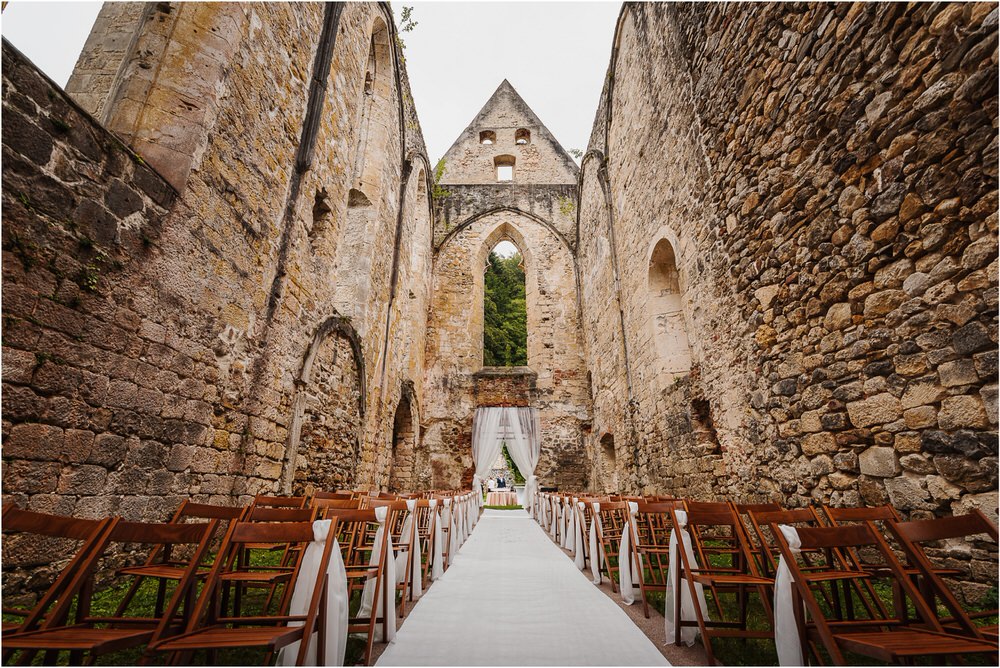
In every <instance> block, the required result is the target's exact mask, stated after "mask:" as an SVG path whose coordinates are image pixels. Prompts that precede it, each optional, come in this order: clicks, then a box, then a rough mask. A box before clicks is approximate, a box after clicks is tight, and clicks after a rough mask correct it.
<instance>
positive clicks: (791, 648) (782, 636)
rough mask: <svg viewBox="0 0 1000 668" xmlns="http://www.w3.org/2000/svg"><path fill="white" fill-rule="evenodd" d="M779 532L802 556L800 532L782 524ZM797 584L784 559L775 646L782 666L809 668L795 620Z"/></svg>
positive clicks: (776, 602)
mask: <svg viewBox="0 0 1000 668" xmlns="http://www.w3.org/2000/svg"><path fill="white" fill-rule="evenodd" d="M778 529H780V530H781V534H782V535H783V536H784V537H785V541H786V542H787V543H788V547H789V548H790V549H791V551H792V554H799V552H801V550H802V541H801V539H799V532H798V530H797V529H796V528H795V527H790V526H788V525H786V524H779V525H778ZM794 584H795V579H794V578H793V577H792V572H791V570H789V568H788V563H787V562H786V561H785V559H784V558H782V559H781V562H780V563H779V564H778V573H777V575H776V576H775V578H774V644H775V646H776V647H777V649H778V665H779V666H803V665H805V663H804V661H805V657H803V655H802V642H801V636H800V634H799V625H798V620H797V619H796V617H795V603H794V600H793V598H792V587H793V586H794Z"/></svg>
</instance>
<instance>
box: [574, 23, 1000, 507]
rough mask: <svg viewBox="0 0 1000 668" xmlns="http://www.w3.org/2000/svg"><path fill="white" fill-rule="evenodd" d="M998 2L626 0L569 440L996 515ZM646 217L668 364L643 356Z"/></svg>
mask: <svg viewBox="0 0 1000 668" xmlns="http://www.w3.org/2000/svg"><path fill="white" fill-rule="evenodd" d="M996 23H997V13H996V7H995V5H987V4H934V5H927V4H923V5H912V6H906V5H899V4H864V3H859V4H838V5H821V4H809V5H804V4H797V5H787V4H781V5H764V4H757V5H659V4H635V5H632V4H630V5H627V6H626V8H625V9H624V11H623V13H622V16H621V19H620V21H619V25H618V29H617V33H616V41H615V52H614V56H613V59H612V63H611V67H610V70H609V75H608V84H607V86H606V88H605V94H604V98H603V99H602V102H601V107H600V109H599V110H598V117H597V119H596V122H595V127H594V133H593V136H592V140H591V145H590V147H589V148H590V151H589V153H588V155H587V157H586V159H585V161H584V163H583V168H582V176H581V215H580V223H579V224H580V253H579V263H580V275H581V286H582V291H583V300H582V305H583V325H584V332H585V344H586V348H587V360H588V368H589V369H590V371H591V373H592V376H593V382H594V396H595V405H594V431H593V436H592V442H591V443H590V444H589V445H588V447H589V451H590V452H591V455H592V461H594V462H595V467H596V466H597V459H598V458H597V453H598V445H597V443H596V441H597V439H599V438H600V437H601V436H602V435H603V434H605V433H611V434H613V435H614V438H615V443H616V446H617V448H618V449H619V451H621V449H622V448H623V447H625V448H627V451H628V452H632V451H633V449H634V451H635V453H636V454H635V456H628V457H622V456H618V457H617V466H618V473H619V479H620V481H621V482H622V489H623V491H646V492H650V491H663V492H672V493H676V494H679V495H693V496H696V497H699V498H705V499H708V498H716V497H730V498H735V499H739V500H747V501H749V500H774V501H780V502H782V503H786V504H791V505H798V504H806V503H813V502H820V501H822V502H827V503H832V504H835V505H852V504H880V503H887V502H888V503H892V504H893V505H894V506H896V507H897V508H899V509H900V510H901V511H903V513H904V514H905V515H907V516H910V517H921V516H927V515H933V514H941V513H945V514H946V513H951V512H961V511H963V510H965V509H968V508H969V507H973V506H975V507H981V508H983V510H985V511H986V512H987V513H988V514H992V515H993V517H994V518H995V517H996V511H997V496H996V491H995V490H996V486H997V434H996V423H997V409H996V388H997V385H996V381H997V377H996V376H997V370H996V359H997V352H996V350H997V319H996V316H997V261H996V257H997V213H996V212H997V194H996V178H997V167H996V155H997V143H996V142H997V131H996V123H997V96H996V90H997V89H996V79H997V68H996V60H997V56H996V36H997V29H996ZM662 239H666V240H667V241H668V242H669V243H670V244H671V246H672V249H673V251H674V252H675V254H676V256H677V268H678V270H679V275H680V287H681V291H682V311H683V317H684V325H685V330H686V335H687V338H688V342H689V346H690V350H691V354H692V367H691V369H690V371H689V372H688V373H684V374H671V373H664V372H662V371H657V370H658V369H661V366H660V360H659V359H658V354H657V346H656V341H655V337H656V336H657V334H656V332H655V331H654V329H653V328H652V327H651V326H650V325H651V323H650V317H651V315H652V304H651V302H652V300H653V299H654V295H652V294H651V293H650V289H649V287H650V286H649V274H648V271H649V265H648V262H647V260H651V259H652V251H653V248H654V246H655V245H656V244H657V242H658V241H660V240H662ZM627 400H631V405H629V404H628V403H627Z"/></svg>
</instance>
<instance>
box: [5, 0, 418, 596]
mask: <svg viewBox="0 0 1000 668" xmlns="http://www.w3.org/2000/svg"><path fill="white" fill-rule="evenodd" d="M147 8H148V9H149V11H150V12H153V14H152V15H149V14H148V13H143V14H142V16H141V17H138V18H141V20H138V19H137V20H136V22H134V23H128V22H127V21H126V22H125V23H124V24H123V22H122V20H120V19H122V16H120V12H119V9H120V7H118V6H117V5H114V4H109V5H106V6H105V8H104V9H103V10H102V15H101V18H100V19H99V20H98V22H97V24H96V25H95V31H101V30H109V31H111V30H114V31H115V34H114V35H105V36H103V37H102V36H100V35H92V37H91V39H90V40H89V41H88V49H90V51H89V55H88V53H85V54H84V57H82V58H81V64H82V63H84V62H86V63H87V68H88V69H87V72H86V74H87V76H90V77H95V80H101V81H112V80H114V81H116V82H117V84H115V85H118V86H119V87H120V88H121V90H128V91H136V90H139V89H138V88H136V86H139V82H138V81H137V80H135V79H133V78H131V77H130V75H129V74H128V73H129V72H132V70H133V69H134V70H135V71H136V74H135V76H136V77H140V78H142V77H146V78H143V79H142V91H143V92H142V94H141V95H140V96H139V99H141V101H142V103H143V104H144V105H146V106H145V107H143V108H144V109H145V110H144V111H143V112H142V113H141V114H139V115H133V116H128V113H127V109H126V107H127V106H128V105H129V104H131V103H132V102H130V100H133V98H135V95H133V93H129V94H128V95H119V96H115V95H111V96H109V97H106V98H103V99H104V102H101V103H98V102H97V101H96V100H97V99H98V98H99V97H100V96H91V97H90V98H85V97H82V96H81V101H80V103H79V104H78V103H77V102H75V101H74V100H73V99H72V98H71V97H69V96H67V95H66V94H65V93H64V92H63V91H61V90H59V88H58V87H56V86H55V85H54V84H53V83H52V82H51V81H49V80H47V79H46V78H45V77H44V76H43V75H41V74H40V73H39V72H38V71H37V70H36V69H35V68H34V66H33V65H31V63H29V62H27V61H26V60H25V59H24V58H23V56H21V55H20V54H18V53H17V52H16V50H14V49H12V48H11V47H9V45H7V44H6V43H5V45H4V58H3V79H4V98H3V105H4V108H3V110H4V124H3V151H4V187H3V207H4V214H5V216H4V226H3V249H4V264H3V270H4V282H3V296H4V300H3V318H4V327H3V339H4V341H3V345H4V350H3V362H4V368H3V437H4V443H3V457H4V473H3V475H4V501H5V502H7V501H16V502H17V503H19V504H20V505H22V506H24V507H29V508H32V509H38V510H45V511H50V512H58V513H64V514H72V515H77V516H82V517H94V516H104V515H107V514H112V513H117V514H121V515H122V516H124V517H126V518H127V519H145V520H162V519H164V518H165V517H167V516H168V515H169V514H170V513H171V512H172V511H173V510H174V509H175V508H176V507H177V505H178V504H179V503H180V501H181V500H182V499H184V498H189V497H191V498H194V499H197V500H203V501H211V502H215V503H245V502H247V501H248V500H249V499H250V498H251V496H252V495H253V494H256V493H259V492H265V493H275V492H281V491H285V492H289V491H292V490H293V489H295V490H299V489H303V488H304V487H305V486H307V485H312V486H313V487H321V488H335V487H338V486H344V485H352V486H353V485H377V486H384V485H385V484H386V483H387V480H388V476H389V458H390V457H391V449H392V441H393V433H392V432H393V420H392V417H393V415H394V414H395V412H396V404H397V403H398V402H399V399H400V396H401V395H402V394H403V392H404V388H405V387H407V386H409V387H414V386H415V390H414V391H413V392H412V395H413V396H412V406H413V411H414V412H415V413H419V410H420V403H421V401H422V389H421V388H420V387H419V381H420V379H421V378H422V376H423V338H424V328H425V316H424V313H425V311H426V305H427V303H428V291H429V288H430V271H431V260H430V258H431V252H432V251H431V238H432V229H431V212H430V202H429V197H428V193H429V190H430V187H431V181H430V174H431V170H430V168H429V166H428V161H427V159H426V156H425V154H424V147H423V140H422V139H421V137H420V127H419V123H418V121H417V117H416V112H415V110H414V109H413V107H412V97H411V96H410V95H409V92H408V84H407V83H406V74H405V70H404V69H403V68H402V64H401V59H400V57H399V53H398V52H397V41H396V39H395V32H394V31H395V28H394V26H393V21H392V17H391V14H390V12H389V8H388V6H387V5H383V4H374V3H350V4H337V3H330V4H329V6H328V8H327V6H326V5H323V4H315V3H299V4H280V5H276V4H275V5H267V4H256V5H233V4H228V5H227V4H222V5H200V6H199V5H183V6H178V5H177V4H173V3H157V4H156V5H149V6H147ZM109 12H110V13H111V14H115V16H110V14H109ZM205 12H207V13H205ZM157 13H159V15H157ZM164 22H166V23H170V22H172V23H171V25H172V26H173V27H172V29H171V30H170V31H169V39H166V38H165V39H166V43H164V44H161V46H160V50H159V51H156V52H154V53H153V55H152V56H151V55H150V53H148V52H147V51H146V50H144V49H143V48H142V47H141V45H142V44H144V43H145V41H148V40H154V41H155V39H154V37H156V36H157V35H160V31H162V25H161V24H162V23H164ZM123 25H127V26H130V28H129V29H131V30H132V31H133V32H132V35H131V39H130V40H129V44H131V46H130V47H121V46H120V45H119V46H115V45H116V44H119V41H118V40H119V39H120V34H119V33H121V32H122V30H126V28H123ZM216 28H218V30H216ZM126 31H127V30H126ZM206 33H207V34H206ZM373 37H375V38H376V39H375V41H376V45H377V48H378V49H379V51H378V53H377V54H376V59H377V60H378V63H379V65H380V67H379V68H378V72H377V76H375V77H372V78H370V80H369V82H368V84H369V85H368V86H366V74H367V73H368V72H367V70H368V69H369V64H370V63H371V62H372V58H371V57H370V56H371V54H370V53H369V51H370V45H371V44H372V39H373ZM156 39H159V37H156ZM219 39H222V40H223V41H225V45H217V46H218V47H219V48H213V46H212V45H213V44H214V43H215V42H216V40H219ZM171 40H172V41H171ZM101 44H103V45H105V46H107V45H109V44H111V45H112V46H107V48H108V49H109V51H114V50H115V49H117V51H116V52H115V53H105V54H101V53H100V48H97V47H95V48H94V49H91V46H92V45H101ZM101 48H104V47H101ZM324 49H325V50H324ZM207 52H211V55H212V59H213V60H212V62H211V63H209V64H210V65H211V66H212V68H215V69H212V73H213V74H211V75H210V76H209V75H206V74H205V72H204V71H202V70H199V69H198V68H192V67H180V66H175V65H171V64H170V63H172V62H173V61H172V60H171V58H181V57H182V56H183V54H185V53H186V54H188V55H191V54H192V53H194V54H200V53H207ZM317 52H319V53H320V54H321V57H317ZM156 54H161V55H159V56H157V55H156ZM265 55H266V57H265ZM151 57H152V58H154V60H155V58H160V57H162V58H163V62H164V67H162V68H160V69H159V70H158V72H157V74H156V76H155V77H152V78H149V77H148V76H146V75H140V74H139V73H138V72H139V71H140V70H141V71H142V72H146V68H145V67H143V66H142V63H145V64H148V62H147V61H148V59H149V58H151ZM140 61H141V63H140ZM195 61H197V62H200V61H198V59H197V58H195ZM122 63H125V64H124V65H123V64H122ZM324 63H326V64H327V65H328V66H329V74H328V75H326V79H327V85H326V86H325V88H324V87H323V86H320V85H317V84H314V83H312V79H313V74H314V68H315V67H317V66H323V64H324ZM123 67H124V69H122V68H123ZM120 69H121V70H122V72H125V76H124V77H121V76H119V74H116V73H117V72H118V71H119V70H120ZM112 70H114V71H113V72H112ZM78 74H81V72H78ZM206 76H209V78H211V76H217V80H216V81H215V82H214V84H213V86H212V90H211V92H210V94H207V95H206V96H201V95H200V93H198V91H199V90H200V86H202V85H203V83H204V81H203V79H204V78H205V77H206ZM317 76H319V78H320V79H321V82H320V83H322V75H319V74H318V75H317ZM116 77H117V78H116ZM75 79H77V77H75ZM108 85H109V86H110V85H111V84H108ZM95 86H96V84H95ZM85 87H86V86H85V85H83V84H81V88H85ZM95 91H96V89H95ZM188 96H194V98H195V99H197V100H199V103H198V105H196V106H197V107H198V109H194V108H191V109H188V110H187V111H186V112H185V113H189V114H190V115H189V116H185V118H187V120H186V121H185V123H188V125H186V126H185V127H187V129H186V130H178V133H179V134H185V133H186V135H185V136H188V138H192V143H189V144H185V147H186V149H185V150H184V151H181V150H180V149H179V147H178V145H177V144H176V143H175V142H176V140H177V139H178V134H164V133H161V132H159V131H158V128H160V129H162V128H163V127H165V126H163V125H162V123H161V122H160V116H159V115H158V114H160V113H161V112H167V111H169V109H171V108H172V107H171V105H175V104H180V103H181V102H182V101H183V100H184V99H186V97H188ZM202 103H204V104H202ZM81 104H82V105H88V106H91V109H90V111H93V112H98V111H99V112H100V113H101V114H102V117H104V118H108V119H112V120H111V121H110V122H111V124H112V125H113V126H114V127H115V130H116V132H120V133H121V136H127V137H128V138H130V140H131V141H133V142H134V143H135V145H136V146H139V147H140V150H139V151H138V152H135V151H134V150H132V148H129V147H128V146H126V145H125V144H123V143H122V141H121V140H120V139H119V137H118V135H117V134H115V133H112V132H110V131H109V130H108V129H106V128H104V127H102V126H101V125H100V124H99V123H98V122H97V121H96V120H95V119H94V118H93V117H92V116H91V115H90V114H89V113H88V111H86V110H85V109H84V108H82V107H81V106H80V105H81ZM102 105H103V106H102ZM126 117H129V118H130V119H131V121H130V122H131V126H130V127H131V130H130V132H128V133H126V132H125V131H124V130H123V129H122V128H123V127H124V126H119V125H115V124H116V123H117V122H118V121H115V120H114V119H123V118H126ZM178 122H180V121H178ZM178 127H179V126H178ZM361 128H365V130H364V131H363V132H362V131H361ZM361 137H364V140H363V141H362V139H361ZM195 140H196V141H195ZM158 172H160V173H158ZM161 174H162V176H161ZM355 190H359V191H361V192H363V193H364V195H365V197H366V199H367V201H368V204H367V207H368V209H369V212H368V213H367V214H366V217H365V219H366V225H367V227H366V229H365V234H364V236H363V238H362V239H361V240H360V243H355V241H356V240H357V239H356V237H353V238H352V237H351V234H352V233H353V232H354V230H353V229H352V228H351V226H350V222H351V221H352V220H353V212H352V210H351V209H352V204H353V203H354V200H353V191H355ZM359 274H360V275H363V276H364V277H365V278H366V280H365V281H363V284H364V288H365V290H366V293H365V296H364V301H363V303H360V304H359V303H358V300H359V297H358V293H357V289H358V288H359V285H361V283H359V282H358V281H357V280H355V279H357V277H358V276H359ZM18 582H19V580H18V578H13V579H10V578H6V577H5V582H4V585H5V590H6V589H10V588H11V587H13V588H17V586H18Z"/></svg>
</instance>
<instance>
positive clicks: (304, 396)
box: [282, 316, 365, 494]
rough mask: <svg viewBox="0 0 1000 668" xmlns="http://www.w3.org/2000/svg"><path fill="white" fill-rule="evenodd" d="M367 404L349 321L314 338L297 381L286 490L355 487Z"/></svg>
mask: <svg viewBox="0 0 1000 668" xmlns="http://www.w3.org/2000/svg"><path fill="white" fill-rule="evenodd" d="M364 402H365V377H364V361H363V358H362V355H361V345H360V341H359V339H358V337H357V334H356V333H355V331H354V329H353V328H352V327H351V326H350V324H349V323H347V322H346V321H345V320H344V319H342V318H340V317H337V316H335V317H332V318H329V319H327V320H326V321H325V322H324V323H323V324H322V325H321V326H320V327H319V329H318V330H317V332H316V334H315V335H314V336H313V341H312V344H311V345H310V346H309V349H308V351H307V352H306V355H305V358H304V359H303V363H302V370H301V372H300V374H299V378H298V379H297V381H296V392H295V398H294V400H293V402H292V420H291V425H290V427H289V431H288V445H287V451H286V457H285V471H284V473H283V475H282V491H283V492H284V493H286V494H289V493H301V492H304V491H307V490H308V489H310V488H311V489H314V490H316V489H319V490H333V489H337V488H338V487H346V486H350V485H352V484H353V483H354V479H355V474H356V466H357V461H358V455H359V452H360V441H361V433H362V429H363V421H364V420H363V418H364Z"/></svg>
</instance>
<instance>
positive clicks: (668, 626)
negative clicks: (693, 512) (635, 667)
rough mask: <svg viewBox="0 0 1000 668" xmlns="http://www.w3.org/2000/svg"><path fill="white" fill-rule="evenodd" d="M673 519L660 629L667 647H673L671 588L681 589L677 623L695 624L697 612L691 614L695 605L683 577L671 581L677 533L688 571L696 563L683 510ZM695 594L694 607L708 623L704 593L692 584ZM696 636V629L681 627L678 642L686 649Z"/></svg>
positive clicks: (675, 565) (675, 564)
mask: <svg viewBox="0 0 1000 668" xmlns="http://www.w3.org/2000/svg"><path fill="white" fill-rule="evenodd" d="M675 516H676V517H677V524H678V526H676V527H674V528H673V529H671V530H670V546H669V548H668V549H669V550H670V558H669V562H670V566H669V568H670V570H669V573H668V574H667V577H668V580H667V582H668V584H667V596H666V600H665V601H664V603H665V609H664V614H663V624H664V629H665V630H666V633H667V644H668V645H672V644H674V606H675V603H674V595H675V592H674V585H675V584H676V585H677V586H678V587H679V588H680V590H681V620H682V621H685V622H694V621H697V619H698V617H697V613H696V612H695V608H694V606H695V602H694V601H692V600H691V590H690V588H689V587H688V585H687V577H686V576H685V579H684V580H683V581H682V582H680V583H679V584H678V583H677V582H675V580H676V574H677V573H678V572H679V569H680V561H681V559H680V553H679V552H678V540H677V534H678V533H679V534H680V536H681V541H680V545H681V546H683V550H684V553H685V554H686V555H687V559H688V563H689V564H691V565H692V568H697V563H698V562H696V561H695V558H694V550H693V549H691V536H690V535H689V534H688V532H687V529H686V528H685V527H687V513H686V512H684V511H683V510H677V511H675ZM694 588H695V593H696V594H697V595H698V605H700V606H701V614H702V616H703V617H704V619H705V620H706V621H707V620H708V606H707V605H706V604H705V590H704V588H703V587H702V585H701V583H699V582H696V583H695V585H694ZM697 637H698V627H697V626H683V627H681V640H682V641H683V642H684V643H685V644H686V645H688V646H690V645H693V644H694V641H695V638H697Z"/></svg>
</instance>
